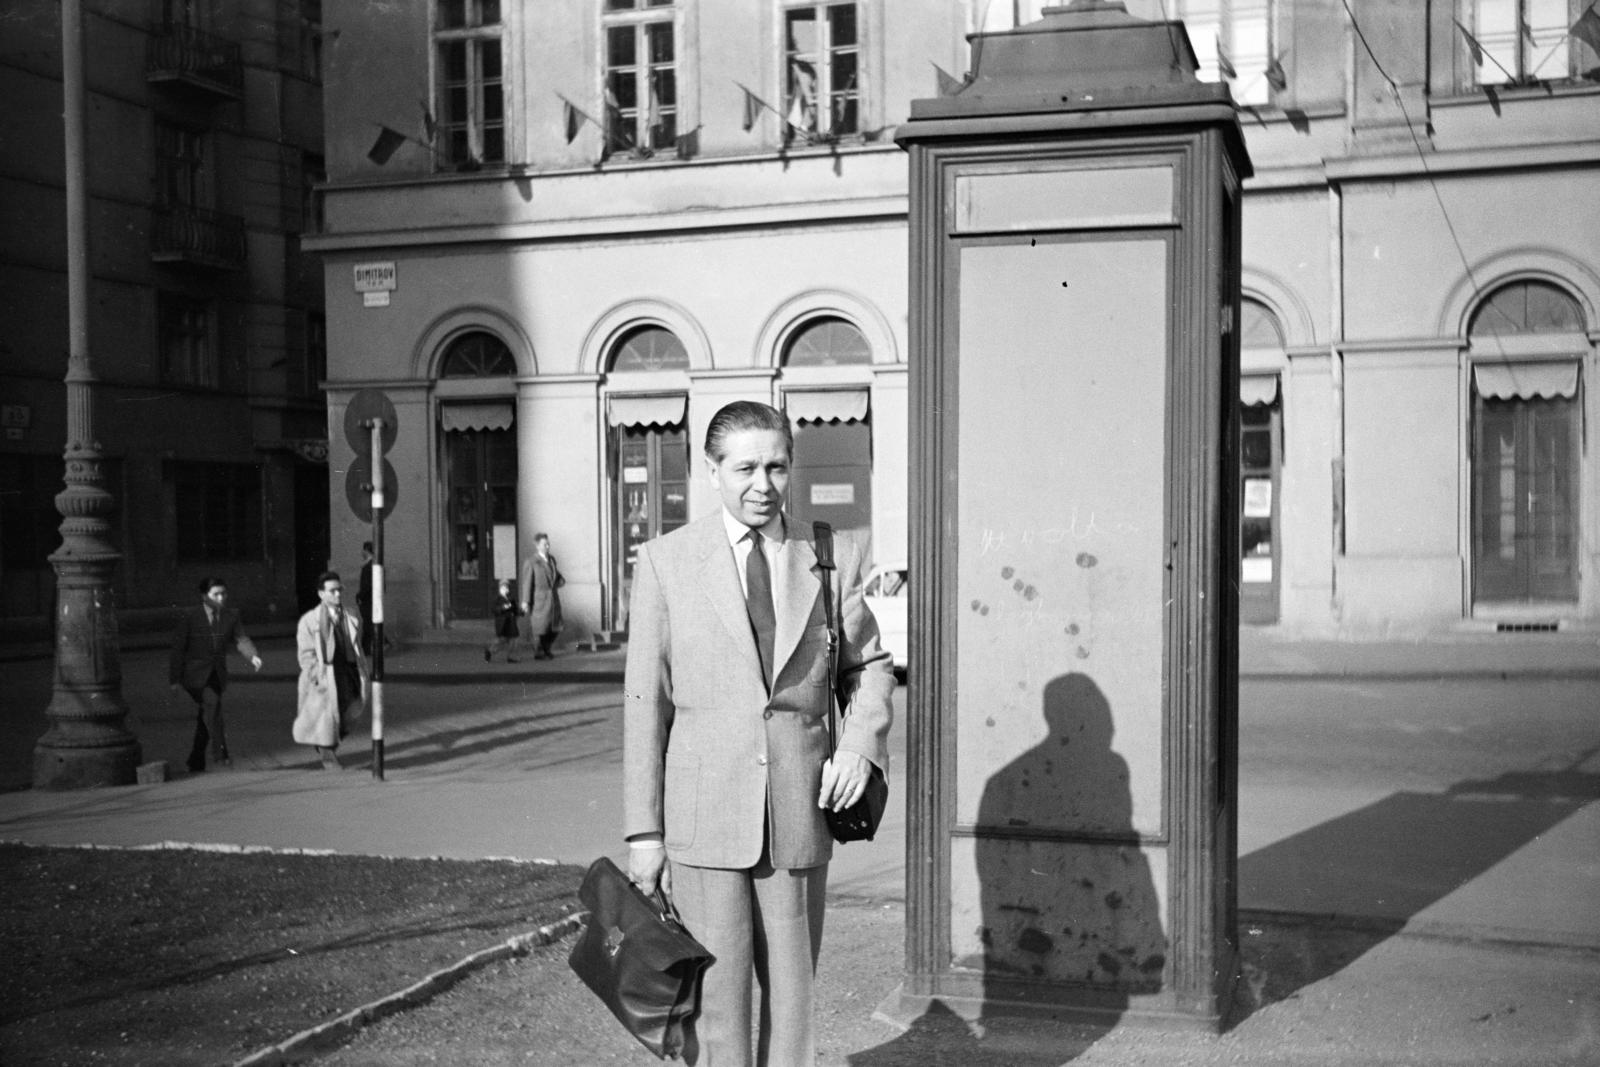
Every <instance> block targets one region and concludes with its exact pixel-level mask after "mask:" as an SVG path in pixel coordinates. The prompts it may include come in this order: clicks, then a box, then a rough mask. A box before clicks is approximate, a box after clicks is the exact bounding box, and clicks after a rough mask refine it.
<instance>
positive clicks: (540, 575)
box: [522, 533, 567, 659]
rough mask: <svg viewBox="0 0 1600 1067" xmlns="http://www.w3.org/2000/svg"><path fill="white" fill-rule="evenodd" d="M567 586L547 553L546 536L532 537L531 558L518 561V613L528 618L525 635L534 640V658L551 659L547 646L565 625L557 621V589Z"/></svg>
mask: <svg viewBox="0 0 1600 1067" xmlns="http://www.w3.org/2000/svg"><path fill="white" fill-rule="evenodd" d="M566 584H567V580H566V578H564V577H562V575H561V568H560V567H559V566H558V565H557V564H556V557H555V556H554V555H553V554H551V552H550V535H549V534H543V533H537V534H534V535H533V556H532V557H531V558H529V559H525V560H523V561H522V613H523V614H524V615H526V616H527V617H528V636H529V637H533V638H537V639H538V641H539V647H538V648H537V649H536V650H535V651H534V653H533V658H534V659H552V658H554V654H553V653H552V652H551V651H550V646H551V644H553V643H554V642H555V639H556V638H557V637H558V636H559V635H560V634H561V628H562V627H563V626H564V625H565V623H564V622H563V621H562V618H561V592H560V590H561V587H562V586H564V585H566Z"/></svg>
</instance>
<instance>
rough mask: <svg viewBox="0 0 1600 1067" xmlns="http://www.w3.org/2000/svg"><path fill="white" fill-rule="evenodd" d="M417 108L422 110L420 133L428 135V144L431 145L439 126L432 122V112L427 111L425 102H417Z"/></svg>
mask: <svg viewBox="0 0 1600 1067" xmlns="http://www.w3.org/2000/svg"><path fill="white" fill-rule="evenodd" d="M417 106H418V107H420V108H422V132H423V133H425V134H427V135H428V143H429V144H432V143H433V138H434V135H435V134H437V133H438V132H439V124H438V123H437V122H435V121H433V112H431V111H429V110H428V102H427V101H426V100H418V101H417Z"/></svg>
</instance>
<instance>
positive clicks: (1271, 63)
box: [1267, 57, 1289, 93]
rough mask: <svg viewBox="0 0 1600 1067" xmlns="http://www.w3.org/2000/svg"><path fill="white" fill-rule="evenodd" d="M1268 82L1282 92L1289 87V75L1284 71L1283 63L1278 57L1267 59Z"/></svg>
mask: <svg viewBox="0 0 1600 1067" xmlns="http://www.w3.org/2000/svg"><path fill="white" fill-rule="evenodd" d="M1267 84H1268V85H1270V86H1272V88H1273V90H1274V91H1275V92H1280V93H1281V92H1283V91H1284V90H1285V89H1287V88H1289V76H1288V75H1286V74H1285V73H1284V72H1283V64H1282V63H1280V62H1278V60H1277V57H1273V58H1272V59H1270V60H1268V61H1267Z"/></svg>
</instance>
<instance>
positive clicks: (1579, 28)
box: [1567, 4, 1600, 55]
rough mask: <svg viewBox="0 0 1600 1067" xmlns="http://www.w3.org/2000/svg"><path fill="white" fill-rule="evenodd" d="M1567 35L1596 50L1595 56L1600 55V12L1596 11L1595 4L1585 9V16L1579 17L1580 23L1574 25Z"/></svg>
mask: <svg viewBox="0 0 1600 1067" xmlns="http://www.w3.org/2000/svg"><path fill="white" fill-rule="evenodd" d="M1567 33H1568V34H1569V35H1570V36H1573V37H1576V38H1577V39H1578V40H1580V41H1582V42H1583V43H1584V44H1586V45H1588V46H1589V47H1590V48H1592V49H1594V53H1595V55H1600V11H1597V10H1596V9H1595V5H1594V4H1590V5H1589V6H1588V7H1586V8H1584V10H1583V14H1581V15H1579V16H1578V21H1577V22H1574V23H1573V24H1572V26H1571V27H1570V28H1569V29H1568V30H1567Z"/></svg>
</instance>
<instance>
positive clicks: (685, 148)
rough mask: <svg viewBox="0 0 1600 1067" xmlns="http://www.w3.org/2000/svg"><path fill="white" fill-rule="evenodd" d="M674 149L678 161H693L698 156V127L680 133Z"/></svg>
mask: <svg viewBox="0 0 1600 1067" xmlns="http://www.w3.org/2000/svg"><path fill="white" fill-rule="evenodd" d="M676 147H677V149H678V158H679V159H693V158H694V157H695V156H698V155H699V154H700V127H699V126H696V127H695V128H694V129H692V130H690V131H689V132H688V133H680V134H679V135H678V137H677V144H676Z"/></svg>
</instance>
